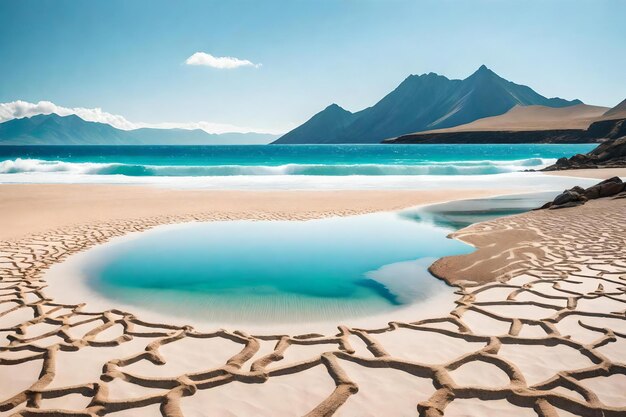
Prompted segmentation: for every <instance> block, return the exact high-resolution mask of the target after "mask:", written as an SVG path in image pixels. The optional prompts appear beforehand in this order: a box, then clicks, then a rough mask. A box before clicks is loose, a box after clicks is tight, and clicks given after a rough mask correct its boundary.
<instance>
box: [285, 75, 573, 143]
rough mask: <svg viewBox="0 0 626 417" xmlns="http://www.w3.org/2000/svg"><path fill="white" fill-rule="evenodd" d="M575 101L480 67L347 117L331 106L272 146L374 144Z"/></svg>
mask: <svg viewBox="0 0 626 417" xmlns="http://www.w3.org/2000/svg"><path fill="white" fill-rule="evenodd" d="M581 103H582V102H581V101H580V100H572V101H568V100H564V99H561V98H546V97H544V96H542V95H541V94H538V93H537V92H535V91H534V90H533V89H531V88H530V87H527V86H525V85H519V84H515V83H512V82H510V81H507V80H505V79H504V78H502V77H500V76H498V75H497V74H496V73H494V72H493V71H491V70H490V69H488V68H487V67H486V66H484V65H483V66H481V67H480V68H479V69H478V70H477V71H476V72H474V73H473V74H472V75H470V76H469V77H467V78H466V79H464V80H450V79H448V78H446V77H444V76H441V75H437V74H435V73H430V74H423V75H411V76H409V77H408V78H407V79H405V80H404V81H403V82H402V83H401V84H400V85H399V86H398V87H397V88H396V89H395V90H393V91H392V92H391V93H389V94H388V95H387V96H385V97H384V98H383V99H382V100H380V101H379V102H378V103H376V104H375V105H374V106H372V107H369V108H367V109H364V110H361V111H359V112H356V113H351V112H349V111H347V110H345V109H342V108H341V107H339V106H338V105H336V104H333V105H331V106H329V107H327V108H326V109H324V110H323V111H321V112H320V113H318V114H316V115H315V116H313V117H312V118H311V119H310V120H308V121H307V122H305V123H304V124H303V125H301V126H299V127H297V128H295V129H294V130H292V131H290V132H288V133H286V134H285V135H283V136H282V137H281V138H279V139H278V140H277V141H276V142H274V143H279V144H300V143H378V142H381V141H382V140H384V139H387V138H392V137H396V136H400V135H404V134H407V133H413V132H420V131H424V130H432V129H442V128H447V127H453V126H458V125H461V124H465V123H470V122H472V121H474V120H477V119H481V118H484V117H490V116H498V115H501V114H504V113H506V112H507V111H509V110H510V109H511V108H513V107H514V106H516V105H523V106H527V105H541V106H548V107H567V106H572V105H576V104H581Z"/></svg>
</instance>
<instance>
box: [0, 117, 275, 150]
mask: <svg viewBox="0 0 626 417" xmlns="http://www.w3.org/2000/svg"><path fill="white" fill-rule="evenodd" d="M274 139H276V135H270V134H263V133H222V134H212V133H207V132H205V131H204V130H201V129H194V130H187V129H153V128H142V129H135V130H121V129H116V128H114V127H113V126H111V125H108V124H106V123H97V122H88V121H85V120H83V119H81V118H80V117H78V116H76V115H69V116H59V115H57V114H55V113H52V114H39V115H36V116H32V117H24V118H21V119H12V120H9V121H6V122H4V123H0V145H244V144H255V145H256V144H267V143H269V142H271V141H272V140H274Z"/></svg>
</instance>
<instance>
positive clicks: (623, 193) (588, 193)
mask: <svg viewBox="0 0 626 417" xmlns="http://www.w3.org/2000/svg"><path fill="white" fill-rule="evenodd" d="M611 196H615V198H626V183H624V182H623V181H622V180H621V179H620V178H619V177H613V178H609V179H607V180H604V181H601V182H599V183H597V184H596V185H593V186H591V187H589V188H587V189H584V188H582V187H579V186H576V187H574V188H570V189H569V190H565V191H563V192H562V193H561V194H559V195H557V196H556V197H555V198H554V200H552V201H549V202H547V203H546V204H544V205H543V206H541V207H539V208H537V209H536V210H542V209H551V210H553V209H560V208H567V207H576V206H580V205H582V204H585V202H586V201H588V200H594V199H596V198H604V197H611Z"/></svg>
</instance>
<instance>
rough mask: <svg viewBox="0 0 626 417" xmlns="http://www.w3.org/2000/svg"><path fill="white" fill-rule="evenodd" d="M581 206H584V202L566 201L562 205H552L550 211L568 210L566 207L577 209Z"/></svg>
mask: <svg viewBox="0 0 626 417" xmlns="http://www.w3.org/2000/svg"><path fill="white" fill-rule="evenodd" d="M583 204H585V202H584V201H568V202H567V203H564V204H553V205H551V206H550V210H556V209H562V208H568V207H577V206H582V205H583Z"/></svg>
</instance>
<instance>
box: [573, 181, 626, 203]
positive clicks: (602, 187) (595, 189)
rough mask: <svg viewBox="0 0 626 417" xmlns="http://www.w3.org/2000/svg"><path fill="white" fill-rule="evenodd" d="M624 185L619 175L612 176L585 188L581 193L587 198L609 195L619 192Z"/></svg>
mask: <svg viewBox="0 0 626 417" xmlns="http://www.w3.org/2000/svg"><path fill="white" fill-rule="evenodd" d="M625 187H626V184H624V183H623V182H622V180H621V179H620V178H619V177H613V178H609V179H606V180H604V181H601V182H599V183H597V184H596V185H593V186H591V187H589V188H587V189H586V190H585V191H584V193H583V194H584V195H585V197H587V198H589V199H594V198H602V197H610V196H612V195H615V194H619V193H621V192H622V191H624V188H625Z"/></svg>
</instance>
